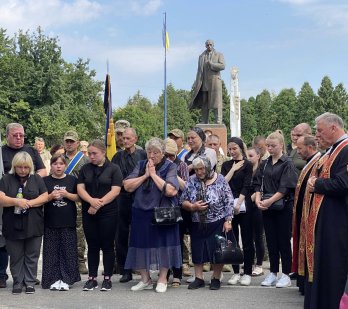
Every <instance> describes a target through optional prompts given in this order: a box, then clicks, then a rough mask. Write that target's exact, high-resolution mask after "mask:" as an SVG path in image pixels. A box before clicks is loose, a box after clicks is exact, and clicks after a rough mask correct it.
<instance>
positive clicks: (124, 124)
mask: <svg viewBox="0 0 348 309" xmlns="http://www.w3.org/2000/svg"><path fill="white" fill-rule="evenodd" d="M129 127H130V123H129V121H127V120H124V119H120V120H117V121H116V122H115V132H121V133H123V132H124V130H125V129H126V128H129Z"/></svg>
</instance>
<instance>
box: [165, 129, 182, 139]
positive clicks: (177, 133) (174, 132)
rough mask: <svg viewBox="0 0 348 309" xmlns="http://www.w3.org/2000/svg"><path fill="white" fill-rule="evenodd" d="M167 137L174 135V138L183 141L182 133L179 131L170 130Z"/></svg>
mask: <svg viewBox="0 0 348 309" xmlns="http://www.w3.org/2000/svg"><path fill="white" fill-rule="evenodd" d="M169 135H174V136H175V137H181V138H182V139H183V140H184V139H185V136H184V132H182V131H181V130H180V129H174V130H171V131H170V132H169V133H168V136H169Z"/></svg>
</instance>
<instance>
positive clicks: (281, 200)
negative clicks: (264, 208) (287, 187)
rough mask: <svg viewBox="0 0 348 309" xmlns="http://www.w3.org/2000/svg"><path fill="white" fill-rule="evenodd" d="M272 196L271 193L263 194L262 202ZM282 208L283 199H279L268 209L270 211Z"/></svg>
mask: <svg viewBox="0 0 348 309" xmlns="http://www.w3.org/2000/svg"><path fill="white" fill-rule="evenodd" d="M272 196H273V194H272V193H264V194H262V200H267V199H269V198H271V197H272ZM283 208H284V199H283V198H281V199H279V200H278V201H275V202H274V203H273V204H272V205H271V206H269V207H268V209H271V210H278V211H279V210H283Z"/></svg>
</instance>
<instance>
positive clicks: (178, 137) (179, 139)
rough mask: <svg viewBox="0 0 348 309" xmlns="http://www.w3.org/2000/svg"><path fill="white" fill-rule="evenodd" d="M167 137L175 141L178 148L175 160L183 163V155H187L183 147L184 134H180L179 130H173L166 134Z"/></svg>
mask: <svg viewBox="0 0 348 309" xmlns="http://www.w3.org/2000/svg"><path fill="white" fill-rule="evenodd" d="M168 137H169V138H171V139H173V140H174V141H175V143H176V145H177V146H178V154H177V158H179V159H180V160H182V161H183V158H184V157H185V154H186V153H188V150H187V149H186V148H185V147H184V141H185V136H184V132H182V131H181V130H180V129H174V130H171V131H170V132H169V133H168Z"/></svg>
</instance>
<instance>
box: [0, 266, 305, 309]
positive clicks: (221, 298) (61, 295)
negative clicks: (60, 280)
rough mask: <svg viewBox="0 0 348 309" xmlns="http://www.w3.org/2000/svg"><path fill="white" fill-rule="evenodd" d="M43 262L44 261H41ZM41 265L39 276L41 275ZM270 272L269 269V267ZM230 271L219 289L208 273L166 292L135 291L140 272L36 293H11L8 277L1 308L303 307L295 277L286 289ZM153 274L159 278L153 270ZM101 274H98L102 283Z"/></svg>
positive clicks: (1, 294) (168, 308)
mask: <svg viewBox="0 0 348 309" xmlns="http://www.w3.org/2000/svg"><path fill="white" fill-rule="evenodd" d="M40 264H41V261H40ZM40 271H41V270H40V269H39V276H38V277H39V278H40V277H41V274H40ZM266 271H267V272H268V270H267V269H266ZM230 277H231V273H224V278H223V283H222V287H221V289H220V290H218V291H210V290H209V287H208V283H209V279H210V273H205V278H206V283H207V285H206V287H205V288H202V289H198V290H193V291H192V290H188V289H187V285H188V284H187V283H186V282H185V280H186V278H185V277H184V279H183V284H182V285H181V286H180V287H179V288H170V287H169V288H168V290H167V292H166V293H156V292H155V291H154V290H153V291H149V290H147V291H140V292H132V291H130V287H131V286H132V285H134V284H136V283H137V281H138V280H139V276H134V280H133V281H130V282H128V283H119V282H118V280H119V278H120V276H119V275H115V276H113V277H112V281H113V288H112V290H111V291H108V292H101V291H100V290H94V291H88V292H84V291H82V287H83V284H84V282H85V281H86V279H87V275H84V276H82V281H81V282H78V283H76V284H75V285H74V286H73V287H72V288H71V289H70V290H69V291H66V292H63V291H50V290H43V289H41V287H40V286H36V293H35V294H34V295H26V294H25V293H22V294H21V295H12V294H11V291H12V281H11V279H9V280H8V281H7V283H8V287H7V288H6V289H1V290H0V308H1V309H5V308H83V309H86V308H129V309H132V308H134V309H135V308H144V309H150V308H151V309H153V308H165V309H171V308H199V309H201V308H202V309H203V308H209V309H218V308H241V309H244V308H257V309H263V308H265V309H266V308H267V309H269V308H272V309H276V308H281V309H290V308H291V309H292V308H302V307H303V296H300V295H299V293H298V290H297V288H296V287H295V284H296V283H295V281H293V286H292V287H290V288H286V289H277V288H275V287H271V288H266V287H261V286H260V283H261V281H262V279H263V278H264V276H260V277H253V278H252V283H251V285H250V286H249V287H242V286H229V285H227V281H228V279H229V278H230ZM152 278H153V279H155V278H156V274H155V273H153V275H152ZM101 281H102V276H101V275H100V277H99V287H100V284H101Z"/></svg>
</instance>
